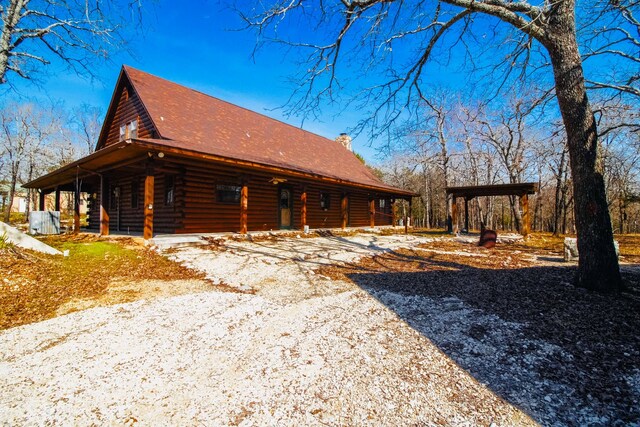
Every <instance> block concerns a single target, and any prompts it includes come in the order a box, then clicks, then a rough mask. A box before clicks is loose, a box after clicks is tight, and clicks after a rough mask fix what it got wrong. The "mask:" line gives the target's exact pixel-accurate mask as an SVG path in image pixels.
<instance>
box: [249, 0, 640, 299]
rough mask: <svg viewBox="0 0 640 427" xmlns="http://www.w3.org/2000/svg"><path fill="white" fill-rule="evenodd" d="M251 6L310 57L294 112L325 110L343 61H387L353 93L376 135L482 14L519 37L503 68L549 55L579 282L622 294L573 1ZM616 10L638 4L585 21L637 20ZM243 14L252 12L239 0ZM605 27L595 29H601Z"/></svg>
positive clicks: (288, 0) (254, 19)
mask: <svg viewBox="0 0 640 427" xmlns="http://www.w3.org/2000/svg"><path fill="white" fill-rule="evenodd" d="M257 4H258V6H257V7H256V8H254V9H253V10H251V11H249V12H247V13H243V14H242V17H243V18H244V19H245V21H246V22H247V24H248V25H249V26H250V27H253V28H255V29H257V31H258V33H259V35H260V37H261V40H262V41H264V40H274V39H276V40H281V41H285V42H286V43H288V44H289V45H293V46H297V47H300V48H303V49H306V50H307V54H308V56H307V57H306V58H303V60H304V62H305V65H306V66H305V67H304V68H302V69H303V70H304V71H303V72H302V74H303V75H302V77H303V79H305V81H306V84H305V85H303V87H304V89H302V90H301V92H300V93H299V94H298V95H301V96H298V97H296V98H294V99H295V100H294V102H293V107H294V108H296V107H299V108H306V109H307V110H308V109H309V108H310V109H311V111H313V109H314V108H316V107H319V106H320V105H321V102H320V100H321V99H323V98H326V97H329V99H333V97H334V96H335V94H336V93H337V92H338V91H339V90H340V89H341V88H342V87H344V86H341V85H343V84H344V83H343V82H342V81H341V73H340V72H339V67H343V68H344V69H345V71H347V73H352V74H353V70H351V69H349V67H350V65H349V64H353V61H354V59H357V58H360V59H362V55H364V54H365V52H366V54H367V55H368V56H367V58H368V59H367V60H365V61H363V62H362V64H364V68H365V71H367V70H374V69H376V65H379V64H382V63H384V65H385V68H384V70H383V71H384V74H381V75H380V74H379V75H380V76H382V77H378V78H377V83H373V85H372V86H371V87H368V88H366V89H364V90H362V91H361V92H359V96H358V97H357V99H358V100H359V102H360V104H359V105H374V107H373V111H372V112H371V115H370V117H371V118H370V120H368V123H369V124H370V125H371V126H372V127H373V128H377V129H381V131H382V132H384V131H387V130H388V129H389V128H390V126H392V125H393V123H395V122H396V121H397V120H399V119H402V118H403V117H404V116H405V115H406V114H407V111H409V110H410V109H411V108H412V105H413V104H415V99H416V98H424V96H423V89H422V88H423V85H424V77H425V75H424V73H426V72H427V68H426V66H427V64H428V63H429V62H431V61H433V60H434V55H435V54H436V53H440V55H436V56H438V58H437V59H441V60H442V62H444V63H447V62H448V60H447V58H448V56H447V55H449V54H448V53H447V52H446V51H445V50H443V51H440V52H438V51H437V47H438V46H439V43H442V44H446V45H447V46H448V47H451V46H456V45H463V46H464V45H465V43H466V41H468V40H469V38H473V37H474V36H477V35H478V34H479V33H478V31H482V30H481V29H480V27H481V25H478V26H476V25H474V24H475V23H476V22H477V21H482V17H488V18H489V19H490V20H493V21H490V22H492V23H497V24H496V26H495V29H496V31H498V32H499V31H501V30H502V29H504V31H506V29H507V28H509V29H511V30H513V31H515V32H514V33H512V34H511V38H510V39H509V42H510V43H511V47H512V48H513V50H512V51H511V53H510V54H509V55H507V56H506V57H505V58H506V59H508V61H503V62H502V63H503V64H504V65H505V66H506V69H507V70H510V69H514V67H513V65H515V64H521V65H522V69H525V70H526V68H527V64H529V61H530V60H531V58H533V56H535V55H538V56H542V57H546V58H548V60H549V63H550V66H551V71H552V75H553V79H554V90H555V97H556V99H557V102H558V106H559V110H560V113H561V116H562V119H563V123H564V129H565V132H566V134H567V144H568V147H569V150H568V151H569V157H570V164H571V171H572V177H573V185H574V202H575V208H574V210H575V219H576V228H577V232H578V248H579V251H580V257H579V266H578V271H577V275H576V285H578V286H582V287H586V288H589V289H594V290H599V291H603V292H607V291H617V290H619V289H620V288H621V286H622V281H621V277H620V270H619V266H618V260H617V257H616V254H615V250H614V245H613V233H612V227H611V219H610V215H609V211H608V209H607V200H606V193H605V186H604V180H603V176H602V173H603V169H602V161H601V158H600V157H599V149H598V147H599V143H598V131H597V125H596V121H595V119H594V115H593V111H592V109H591V105H590V103H589V98H588V95H587V91H586V87H585V77H584V70H583V59H582V57H581V55H580V51H579V41H578V36H577V32H576V2H575V0H563V1H555V2H553V1H549V0H545V1H544V2H543V3H542V4H541V5H539V6H538V5H535V4H533V3H532V2H530V1H517V2H516V1H513V2H512V1H508V0H480V1H478V0H440V1H437V0H423V1H417V2H401V1H392V0H342V1H340V2H322V3H320V4H313V5H309V4H307V3H306V2H303V1H300V0H272V1H270V2H264V1H261V2H257ZM614 4H622V5H624V7H626V8H627V9H628V10H635V8H636V7H637V4H635V3H632V2H629V1H626V2H625V1H624V0H619V1H617V2H604V1H598V2H595V4H590V5H589V9H588V13H587V12H586V11H585V14H584V15H585V16H586V19H588V18H589V17H591V16H594V15H597V14H600V15H601V16H603V17H604V16H606V17H611V19H612V20H613V22H615V23H616V25H617V26H618V27H620V28H628V27H629V26H632V25H633V21H631V22H630V21H628V20H620V19H619V18H616V13H618V11H619V10H620V9H619V8H616V7H613V6H612V5H614ZM242 9H244V10H247V9H248V7H247V6H246V5H245V4H244V2H243V6H242ZM619 13H620V14H621V13H622V12H619ZM601 21H602V20H600V21H598V20H596V21H592V22H591V24H592V25H596V26H597V25H598V23H599V22H601ZM486 22H487V21H486V20H485V21H484V24H486ZM585 22H586V21H585ZM283 23H292V24H294V25H304V26H305V29H306V28H313V29H314V31H312V32H307V31H305V34H307V36H306V40H297V39H295V38H294V37H295V34H296V32H295V31H286V30H285V28H286V26H285V25H282V24H283ZM281 29H282V31H281V32H280V30H281ZM480 34H481V33H480ZM397 51H400V54H398V56H399V57H400V58H402V59H400V60H398V61H394V58H395V56H394V54H393V53H394V52H397ZM345 52H348V54H345ZM359 52H361V53H359ZM412 52H415V54H414V55H412ZM467 58H468V59H469V60H470V61H472V60H473V59H474V58H475V56H474V55H473V54H470V53H469V55H468V56H467ZM543 59H544V58H543ZM341 61H342V62H341ZM540 62H541V63H542V64H543V63H544V61H540ZM377 71H380V70H379V69H377ZM343 74H344V73H343ZM507 75H510V72H507ZM522 75H523V76H524V75H526V74H524V73H523V74H522ZM498 88H499V87H498Z"/></svg>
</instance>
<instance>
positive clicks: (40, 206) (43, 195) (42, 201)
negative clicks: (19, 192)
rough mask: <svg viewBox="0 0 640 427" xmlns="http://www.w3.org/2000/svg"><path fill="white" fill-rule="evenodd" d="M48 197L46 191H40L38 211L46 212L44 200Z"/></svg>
mask: <svg viewBox="0 0 640 427" xmlns="http://www.w3.org/2000/svg"><path fill="white" fill-rule="evenodd" d="M45 196H46V193H45V192H44V190H42V189H41V190H40V198H39V200H38V202H39V203H38V210H40V211H44V198H45Z"/></svg>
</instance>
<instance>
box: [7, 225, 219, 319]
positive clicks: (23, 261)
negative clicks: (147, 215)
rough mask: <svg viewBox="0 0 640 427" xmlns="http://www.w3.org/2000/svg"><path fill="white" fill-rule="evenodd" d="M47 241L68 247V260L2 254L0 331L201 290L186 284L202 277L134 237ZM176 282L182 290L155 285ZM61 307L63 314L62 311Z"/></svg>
mask: <svg viewBox="0 0 640 427" xmlns="http://www.w3.org/2000/svg"><path fill="white" fill-rule="evenodd" d="M45 242H46V243H48V244H50V245H52V246H55V247H57V248H58V249H61V250H67V249H68V250H69V256H68V257H61V256H53V255H45V254H40V253H37V252H32V251H26V250H21V249H18V248H12V249H10V250H9V249H7V250H3V251H1V252H0V271H2V272H3V274H2V277H1V278H0V307H2V310H1V311H0V329H7V328H11V327H14V326H18V325H23V324H26V323H32V322H37V321H41V320H45V319H48V318H51V317H54V316H56V315H60V314H65V313H68V312H71V311H74V310H77V309H82V308H88V307H91V306H95V305H108V304H117V303H121V302H129V301H133V300H135V299H140V298H141V297H148V296H153V295H162V294H166V293H167V292H170V294H178V293H185V292H191V291H193V290H194V289H199V286H198V285H197V284H195V285H194V284H193V283H189V282H188V281H187V280H198V279H201V278H202V276H203V275H202V274H200V273H197V272H194V271H192V270H189V269H186V268H184V267H182V266H180V265H179V264H176V263H174V262H171V261H169V260H167V259H166V258H164V257H162V256H160V255H158V254H157V253H155V252H153V251H150V250H148V249H146V248H145V247H144V246H141V245H140V244H137V243H136V242H135V241H134V240H133V239H122V240H114V239H100V238H98V237H97V236H94V235H88V234H80V235H77V236H65V235H63V236H58V237H55V238H48V239H45ZM147 280H155V281H156V282H155V285H152V286H142V285H143V284H144V283H142V281H147ZM177 280H178V281H179V280H183V281H185V282H183V283H184V286H183V288H184V289H181V287H180V286H176V284H175V283H174V284H173V285H172V286H171V287H170V288H171V290H169V291H167V290H166V289H165V290H162V289H161V288H162V286H161V285H159V284H158V281H177ZM177 283H180V282H177ZM147 285H148V283H147ZM204 286H207V285H206V284H205V282H202V283H201V284H200V288H202V287H204ZM156 289H157V290H156ZM114 290H115V291H114ZM118 290H119V291H118ZM61 307H66V310H62V311H60V308H61Z"/></svg>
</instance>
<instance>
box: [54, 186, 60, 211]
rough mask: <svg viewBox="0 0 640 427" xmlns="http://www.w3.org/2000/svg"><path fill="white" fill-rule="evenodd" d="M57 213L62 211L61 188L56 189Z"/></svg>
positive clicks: (55, 208)
mask: <svg viewBox="0 0 640 427" xmlns="http://www.w3.org/2000/svg"><path fill="white" fill-rule="evenodd" d="M54 203H55V207H54V210H55V211H58V212H59V211H60V188H58V187H56V200H55V202H54Z"/></svg>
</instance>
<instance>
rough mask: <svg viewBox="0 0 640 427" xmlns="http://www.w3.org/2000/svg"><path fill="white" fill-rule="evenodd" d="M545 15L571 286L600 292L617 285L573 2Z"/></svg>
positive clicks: (557, 7) (619, 283)
mask: <svg viewBox="0 0 640 427" xmlns="http://www.w3.org/2000/svg"><path fill="white" fill-rule="evenodd" d="M553 8H554V9H556V10H554V11H553V13H551V14H549V23H548V32H547V41H546V43H545V44H546V47H547V49H548V51H549V55H550V57H551V64H552V66H553V73H554V78H555V83H556V85H555V87H556V96H557V98H558V104H559V107H560V113H561V114H562V120H563V122H564V126H565V129H566V132H567V140H568V147H569V159H570V162H571V173H572V177H573V190H574V191H573V197H574V201H575V203H574V217H575V223H576V231H577V235H578V252H579V254H580V255H579V260H578V271H577V274H576V278H575V282H576V285H577V286H580V287H584V288H587V289H591V290H596V291H600V292H613V291H618V290H620V289H621V287H622V280H621V277H620V268H619V266H618V258H617V257H616V254H615V249H614V246H613V231H612V229H611V218H610V217H609V210H608V208H607V200H606V193H605V185H604V178H603V164H602V161H601V160H602V159H601V157H600V153H599V149H598V134H597V129H596V122H595V118H594V116H593V112H592V111H591V107H590V105H589V100H588V98H587V93H586V90H585V86H584V74H583V69H582V59H581V57H580V53H579V51H578V43H577V39H576V31H575V13H574V8H575V2H574V1H572V0H565V1H563V2H558V3H556V4H554V6H553Z"/></svg>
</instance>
